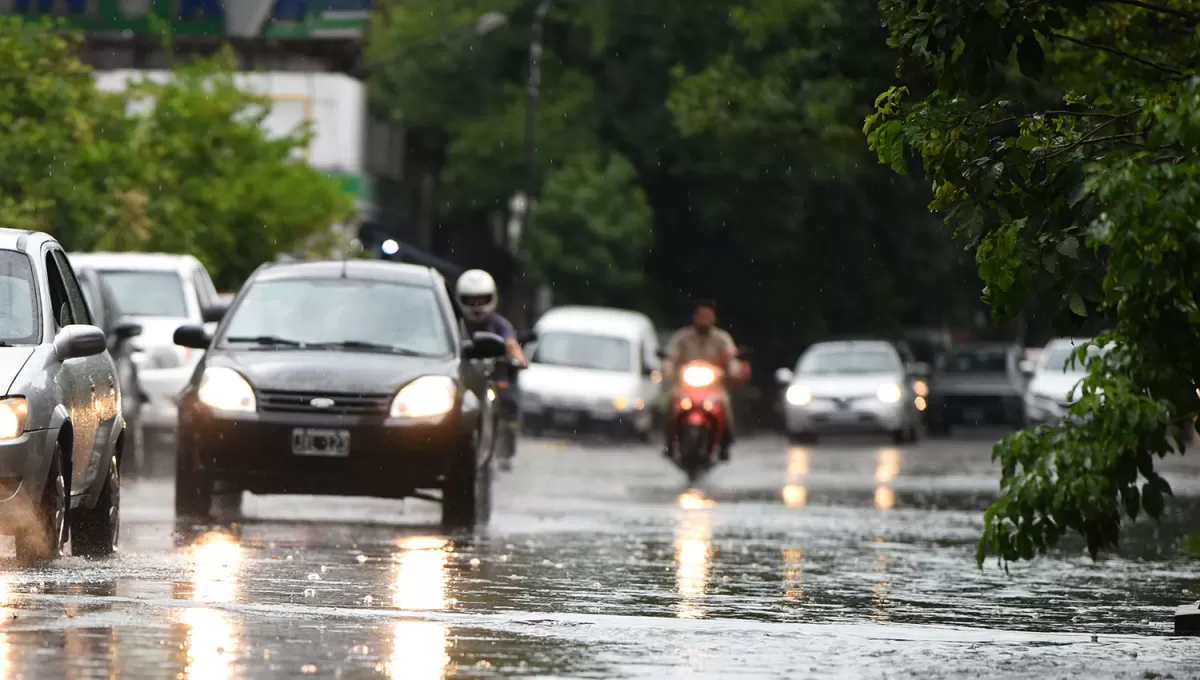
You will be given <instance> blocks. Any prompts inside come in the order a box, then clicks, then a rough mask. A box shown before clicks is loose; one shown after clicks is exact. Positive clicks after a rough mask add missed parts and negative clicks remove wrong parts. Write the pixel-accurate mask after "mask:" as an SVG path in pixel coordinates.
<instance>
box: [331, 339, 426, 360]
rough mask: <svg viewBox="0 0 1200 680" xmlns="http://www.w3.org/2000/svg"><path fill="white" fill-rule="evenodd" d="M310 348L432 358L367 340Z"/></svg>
mask: <svg viewBox="0 0 1200 680" xmlns="http://www.w3.org/2000/svg"><path fill="white" fill-rule="evenodd" d="M308 346H309V347H315V348H318V349H349V350H355V349H359V350H364V351H367V352H388V353H390V354H399V355H401V356H406V357H427V356H430V355H428V354H426V353H424V352H418V351H416V350H411V349H408V348H407V347H396V346H395V345H385V344H382V343H378V342H368V341H366V340H343V341H341V342H321V343H316V344H312V345H308Z"/></svg>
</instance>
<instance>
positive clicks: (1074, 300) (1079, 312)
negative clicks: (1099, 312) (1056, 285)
mask: <svg viewBox="0 0 1200 680" xmlns="http://www.w3.org/2000/svg"><path fill="white" fill-rule="evenodd" d="M1067 306H1068V307H1070V308H1071V311H1072V312H1073V313H1074V314H1075V315H1076V316H1082V317H1086V316H1087V315H1088V310H1087V305H1086V304H1084V302H1083V298H1082V297H1080V296H1079V293H1075V292H1072V293H1071V295H1070V297H1068V298H1067Z"/></svg>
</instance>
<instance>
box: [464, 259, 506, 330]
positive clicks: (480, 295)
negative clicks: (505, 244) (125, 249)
mask: <svg viewBox="0 0 1200 680" xmlns="http://www.w3.org/2000/svg"><path fill="white" fill-rule="evenodd" d="M498 298H499V295H498V294H497V293H496V280H495V279H493V278H492V275H491V274H489V273H487V272H485V271H483V270H482V269H471V270H468V271H465V272H463V274H462V276H460V277H458V284H457V285H455V286H454V299H455V301H457V302H458V308H459V309H461V310H462V313H463V316H465V317H466V318H467V320H468V321H475V322H479V321H483V320H484V319H486V318H487V317H488V315H489V314H491V313H492V312H494V311H496V302H497V300H498Z"/></svg>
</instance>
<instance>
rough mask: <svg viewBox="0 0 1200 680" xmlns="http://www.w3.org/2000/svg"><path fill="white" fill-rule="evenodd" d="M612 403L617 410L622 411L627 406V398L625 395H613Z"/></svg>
mask: <svg viewBox="0 0 1200 680" xmlns="http://www.w3.org/2000/svg"><path fill="white" fill-rule="evenodd" d="M612 405H613V408H615V409H617V410H618V411H624V410H625V409H627V408H629V398H628V397H625V396H619V397H613V400H612Z"/></svg>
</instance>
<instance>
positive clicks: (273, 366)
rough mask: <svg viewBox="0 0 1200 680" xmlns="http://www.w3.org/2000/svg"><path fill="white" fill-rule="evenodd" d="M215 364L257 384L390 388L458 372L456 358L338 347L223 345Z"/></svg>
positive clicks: (354, 390) (287, 388)
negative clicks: (234, 348)
mask: <svg viewBox="0 0 1200 680" xmlns="http://www.w3.org/2000/svg"><path fill="white" fill-rule="evenodd" d="M209 365H210V366H226V367H228V368H232V369H233V370H235V371H237V372H238V373H241V374H242V375H243V376H245V378H246V379H247V380H249V381H250V384H251V385H253V386H254V388H255V389H258V390H278V391H281V392H345V393H351V394H390V393H392V392H395V391H396V390H397V389H399V388H400V387H401V386H402V385H404V384H405V383H407V382H409V381H410V380H413V379H414V378H418V377H420V376H422V375H448V376H456V375H457V371H456V363H455V361H454V360H452V359H444V358H436V359H431V358H426V357H404V356H397V355H394V354H377V353H371V352H346V351H334V350H245V351H237V352H229V351H222V352H216V353H213V354H212V355H211V356H210V357H209Z"/></svg>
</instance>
